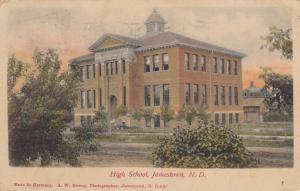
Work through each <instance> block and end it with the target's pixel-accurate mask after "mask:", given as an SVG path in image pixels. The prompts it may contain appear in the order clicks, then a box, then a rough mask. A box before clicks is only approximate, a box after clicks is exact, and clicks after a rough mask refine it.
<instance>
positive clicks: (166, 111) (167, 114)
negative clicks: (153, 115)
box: [160, 106, 174, 127]
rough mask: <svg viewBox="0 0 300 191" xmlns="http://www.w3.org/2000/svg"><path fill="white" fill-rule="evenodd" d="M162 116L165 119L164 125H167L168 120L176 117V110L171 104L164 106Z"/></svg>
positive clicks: (161, 111)
mask: <svg viewBox="0 0 300 191" xmlns="http://www.w3.org/2000/svg"><path fill="white" fill-rule="evenodd" d="M160 116H161V119H162V120H163V121H164V127H166V126H167V124H168V122H169V121H171V120H172V119H173V118H174V110H173V109H172V108H170V107H169V106H162V107H161V108H160Z"/></svg>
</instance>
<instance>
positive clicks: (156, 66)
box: [153, 55, 159, 72]
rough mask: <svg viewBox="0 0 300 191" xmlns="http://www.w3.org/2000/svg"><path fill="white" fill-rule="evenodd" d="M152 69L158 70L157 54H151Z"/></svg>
mask: <svg viewBox="0 0 300 191" xmlns="http://www.w3.org/2000/svg"><path fill="white" fill-rule="evenodd" d="M153 71H154V72H158V71H159V57H158V55H153Z"/></svg>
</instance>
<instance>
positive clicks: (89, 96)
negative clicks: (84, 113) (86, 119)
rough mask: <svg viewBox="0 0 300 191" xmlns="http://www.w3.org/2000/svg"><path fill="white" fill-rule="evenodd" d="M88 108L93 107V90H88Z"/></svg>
mask: <svg viewBox="0 0 300 191" xmlns="http://www.w3.org/2000/svg"><path fill="white" fill-rule="evenodd" d="M86 97H87V108H91V107H92V94H91V90H88V91H87V95H86Z"/></svg>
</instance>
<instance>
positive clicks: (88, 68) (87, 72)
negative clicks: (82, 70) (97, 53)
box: [86, 65, 91, 79]
mask: <svg viewBox="0 0 300 191" xmlns="http://www.w3.org/2000/svg"><path fill="white" fill-rule="evenodd" d="M90 67H91V66H90V65H86V79H90Z"/></svg>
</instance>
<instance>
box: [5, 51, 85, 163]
mask: <svg viewBox="0 0 300 191" xmlns="http://www.w3.org/2000/svg"><path fill="white" fill-rule="evenodd" d="M14 63H22V62H19V61H17V62H16V60H15V58H14V57H12V58H10V59H9V63H8V64H9V66H8V68H9V70H8V71H9V75H10V76H9V78H11V79H13V81H15V80H16V79H17V78H18V77H20V76H21V75H20V72H10V71H16V70H14V69H13V68H14V67H15V65H14ZM33 65H34V66H33V68H35V69H34V70H32V71H31V72H30V73H29V74H26V79H25V84H24V85H23V86H22V87H21V89H20V92H18V93H13V95H11V97H10V98H13V99H9V100H10V101H9V110H10V111H9V159H10V164H11V165H14V166H19V165H28V164H29V163H30V162H31V161H34V160H36V159H40V160H41V165H42V166H47V165H50V164H51V161H52V160H58V161H64V162H66V163H69V164H71V165H78V163H79V161H78V159H77V157H78V156H79V154H78V153H77V151H76V149H75V148H74V147H73V145H72V144H69V143H68V142H67V140H66V139H65V138H64V136H63V131H64V130H65V129H66V128H67V127H68V124H69V123H70V122H71V121H72V120H73V108H74V106H75V105H76V104H77V99H78V92H79V86H78V84H79V83H78V82H79V80H80V79H79V78H80V75H79V72H80V70H79V68H78V67H77V66H72V68H71V71H70V72H63V71H61V65H62V63H61V61H60V59H59V56H58V54H57V53H56V52H55V51H54V50H51V49H49V50H48V51H46V52H43V51H35V53H34V56H33ZM17 68H19V67H17ZM13 81H12V82H9V83H10V84H14V83H13Z"/></svg>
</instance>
